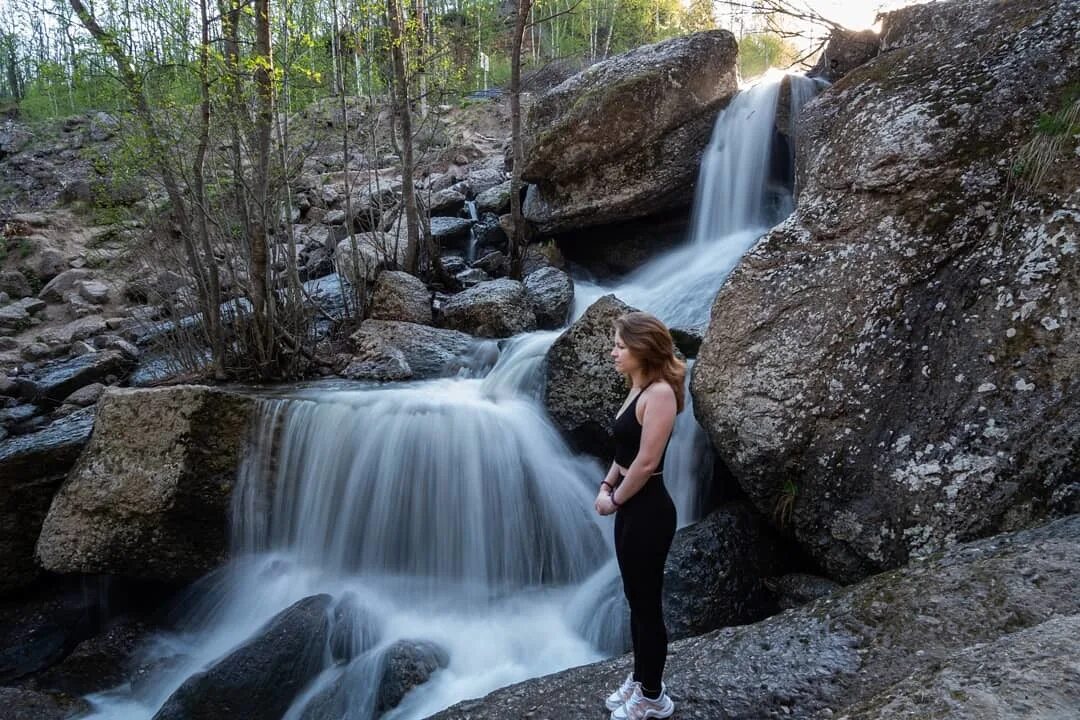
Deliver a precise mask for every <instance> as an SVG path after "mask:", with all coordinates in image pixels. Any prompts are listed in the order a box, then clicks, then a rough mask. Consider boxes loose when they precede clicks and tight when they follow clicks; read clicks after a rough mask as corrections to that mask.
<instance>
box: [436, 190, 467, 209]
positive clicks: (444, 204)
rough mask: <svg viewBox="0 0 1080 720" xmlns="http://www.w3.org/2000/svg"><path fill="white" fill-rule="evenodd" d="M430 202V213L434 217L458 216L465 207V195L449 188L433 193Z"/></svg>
mask: <svg viewBox="0 0 1080 720" xmlns="http://www.w3.org/2000/svg"><path fill="white" fill-rule="evenodd" d="M428 202H429V207H428V212H430V213H431V214H432V215H457V214H458V213H459V212H461V209H462V208H463V207H465V195H464V194H462V193H460V192H458V191H457V190H454V189H453V188H447V189H445V190H440V191H438V192H436V193H432V195H431V199H430V200H428Z"/></svg>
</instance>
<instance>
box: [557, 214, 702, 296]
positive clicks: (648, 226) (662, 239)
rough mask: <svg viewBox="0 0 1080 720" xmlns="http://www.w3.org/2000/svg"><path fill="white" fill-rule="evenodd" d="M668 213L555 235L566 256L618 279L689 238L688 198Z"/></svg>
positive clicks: (598, 273)
mask: <svg viewBox="0 0 1080 720" xmlns="http://www.w3.org/2000/svg"><path fill="white" fill-rule="evenodd" d="M692 199H693V198H691V197H689V196H688V197H687V201H686V206H685V207H679V208H676V209H674V210H671V211H669V212H664V213H659V214H656V215H650V216H649V217H647V218H643V219H640V220H631V221H629V222H616V223H613V224H611V225H604V226H602V227H591V228H586V229H584V230H574V231H570V232H566V233H562V234H560V235H558V236H557V237H556V242H557V243H558V246H559V249H560V250H561V251H562V252H563V254H565V255H566V259H567V260H570V261H571V262H574V263H576V264H578V265H581V266H582V267H584V268H585V269H586V270H588V271H589V272H590V273H592V274H594V275H596V276H597V277H600V278H618V277H621V276H623V275H626V274H627V273H629V272H631V271H632V270H635V269H637V268H639V267H641V266H642V265H644V264H645V263H646V262H648V261H649V260H651V259H653V258H654V257H656V256H657V255H658V254H660V253H662V252H664V251H665V250H670V249H672V248H674V247H676V246H677V245H679V243H681V242H683V241H685V240H686V239H687V238H688V237H689V232H690V215H691V210H690V201H691V200H692Z"/></svg>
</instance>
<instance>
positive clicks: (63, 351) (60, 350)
mask: <svg viewBox="0 0 1080 720" xmlns="http://www.w3.org/2000/svg"><path fill="white" fill-rule="evenodd" d="M19 354H20V355H21V356H22V358H23V359H24V360H29V361H30V362H36V361H38V360H45V359H47V358H51V357H60V356H61V355H67V354H68V346H66V345H57V346H55V347H49V346H48V345H46V344H45V343H40V342H32V343H28V344H27V345H24V346H23V348H22V350H21V351H20V352H19Z"/></svg>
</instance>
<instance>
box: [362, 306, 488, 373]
mask: <svg viewBox="0 0 1080 720" xmlns="http://www.w3.org/2000/svg"><path fill="white" fill-rule="evenodd" d="M349 340H350V342H352V344H353V347H354V349H355V351H356V357H358V358H360V359H370V358H369V356H367V355H365V352H367V350H366V349H367V348H375V350H376V351H378V354H379V355H380V356H382V355H384V349H385V346H386V345H388V346H390V347H392V348H395V349H397V350H398V351H400V352H401V354H402V355H403V357H404V360H405V363H406V364H407V366H408V369H409V371H410V372H411V377H414V378H431V377H441V376H446V375H452V374H454V373H455V372H457V370H458V369H459V368H461V367H463V366H464V365H465V364H466V363H467V362H468V355H469V353H470V352H471V350H472V347H473V344H474V342H475V341H474V340H473V339H472V338H471V337H470V336H468V335H466V334H465V333H462V332H458V331H456V330H447V329H444V328H434V327H430V326H427V325H418V324H416V323H407V322H395V321H389V320H365V321H364V322H362V323H361V324H360V328H359V329H358V330H357V331H356V332H355V333H353V334H352V336H350V338H349Z"/></svg>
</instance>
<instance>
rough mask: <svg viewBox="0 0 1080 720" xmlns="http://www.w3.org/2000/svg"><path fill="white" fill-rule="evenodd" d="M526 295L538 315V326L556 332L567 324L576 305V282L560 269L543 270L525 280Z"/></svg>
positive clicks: (549, 268) (547, 268)
mask: <svg viewBox="0 0 1080 720" xmlns="http://www.w3.org/2000/svg"><path fill="white" fill-rule="evenodd" d="M525 295H526V296H527V297H528V300H529V305H530V306H531V307H532V309H533V312H534V313H535V314H536V324H537V325H538V326H539V327H541V328H543V329H545V330H554V329H555V328H560V327H562V326H563V325H564V324H566V318H567V316H568V315H569V314H570V307H571V306H572V305H573V304H574V281H573V279H571V277H570V276H569V275H567V274H566V273H564V272H563V271H562V270H559V269H558V268H553V267H546V268H541V269H540V270H537V271H536V272H533V273H529V275H528V276H527V277H526V278H525Z"/></svg>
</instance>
